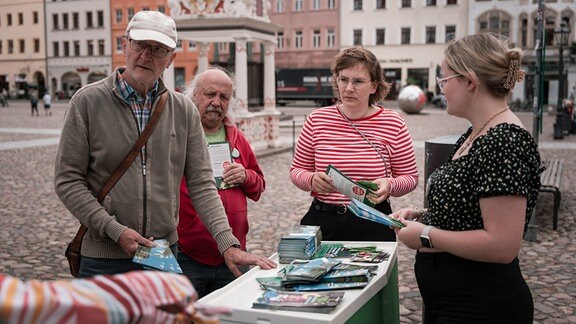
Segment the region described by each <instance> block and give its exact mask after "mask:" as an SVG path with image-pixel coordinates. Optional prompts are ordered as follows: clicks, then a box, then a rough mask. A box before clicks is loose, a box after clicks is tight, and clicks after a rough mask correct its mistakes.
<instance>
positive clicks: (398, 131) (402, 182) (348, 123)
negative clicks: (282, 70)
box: [290, 47, 418, 241]
mask: <svg viewBox="0 0 576 324" xmlns="http://www.w3.org/2000/svg"><path fill="white" fill-rule="evenodd" d="M330 69H331V72H332V80H333V81H332V82H333V87H334V89H335V94H336V96H337V98H338V99H339V102H338V103H337V104H336V105H334V106H329V107H324V108H320V109H316V110H314V111H313V112H312V113H311V114H310V115H309V116H308V118H307V119H306V122H305V123H304V126H303V128H302V131H301V133H300V136H299V137H298V142H297V144H296V151H295V154H294V159H293V161H292V166H291V167H290V179H291V180H292V182H293V183H294V184H295V185H296V186H297V187H298V188H300V189H302V190H304V191H311V195H312V196H313V197H314V200H313V202H312V205H311V206H310V209H309V210H308V212H307V213H306V215H304V217H303V218H302V220H301V221H300V223H301V224H303V225H318V226H320V227H321V230H322V236H323V239H324V240H329V241H395V240H396V235H395V233H394V231H393V230H392V229H390V228H389V227H388V226H385V225H381V224H378V223H375V222H372V221H369V220H365V219H363V218H359V217H356V216H355V215H354V214H352V212H350V211H349V210H348V208H347V205H348V204H349V203H350V199H349V198H348V197H347V196H345V195H344V194H342V193H340V192H338V191H337V190H336V188H335V187H334V186H333V184H332V178H330V177H329V176H328V175H327V174H326V169H327V167H328V165H329V164H332V165H333V166H335V167H336V168H337V169H339V170H340V171H342V172H343V173H344V174H345V175H346V176H348V177H349V178H350V179H352V180H354V181H359V180H365V181H370V182H373V183H375V184H376V185H377V186H378V188H377V189H376V190H372V191H371V192H370V193H369V195H368V198H369V199H370V200H371V201H372V202H374V203H375V204H376V209H378V210H380V211H381V212H383V213H385V214H389V213H391V212H392V208H391V206H390V202H389V198H390V197H400V196H403V195H405V194H407V193H409V192H411V191H412V190H414V189H415V188H416V186H417V184H418V169H417V167H416V158H415V153H414V145H413V144H412V137H411V136H410V133H409V132H408V127H407V126H406V122H405V121H404V118H402V116H401V115H400V114H398V113H397V112H395V111H392V110H390V109H387V108H384V107H382V106H380V105H379V104H378V103H379V102H380V101H381V100H383V99H384V98H385V97H386V95H387V93H388V90H389V88H390V85H389V84H388V83H386V82H384V79H383V76H382V69H381V67H380V63H379V62H378V59H377V58H376V56H374V54H373V53H372V52H370V51H369V50H367V49H365V48H362V47H353V48H348V49H345V50H343V51H342V52H340V53H339V54H338V55H337V56H336V57H335V58H334V60H333V62H332V66H331V68H330Z"/></svg>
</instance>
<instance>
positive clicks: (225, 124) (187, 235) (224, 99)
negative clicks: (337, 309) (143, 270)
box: [178, 68, 265, 298]
mask: <svg viewBox="0 0 576 324" xmlns="http://www.w3.org/2000/svg"><path fill="white" fill-rule="evenodd" d="M233 84H234V83H233V81H232V77H231V76H230V75H229V74H228V73H227V72H226V71H225V70H222V69H219V68H211V69H209V70H207V71H205V72H202V73H200V74H199V75H197V76H196V78H195V79H194V80H193V81H192V82H191V84H190V85H189V86H188V88H187V89H186V91H185V95H186V96H187V97H188V98H190V99H192V101H193V102H194V104H195V105H196V108H198V111H199V112H200V117H201V120H202V128H203V129H204V134H205V135H206V143H207V144H208V145H209V147H210V144H214V143H216V144H217V145H219V144H224V145H228V146H229V150H230V153H229V155H228V156H229V157H230V161H225V162H223V165H217V166H216V165H215V166H213V168H221V169H222V172H223V173H222V177H221V178H219V179H218V181H217V184H218V183H220V185H219V186H218V194H219V195H220V199H221V200H222V203H223V205H224V209H225V210H226V215H228V223H230V227H232V233H234V236H235V237H236V238H238V240H239V241H240V248H241V249H242V250H246V235H247V234H248V227H249V224H248V202H247V199H246V198H249V199H252V200H253V201H258V200H259V199H260V196H261V195H262V192H263V191H264V188H265V181H264V174H263V173H262V170H261V169H260V165H259V164H258V161H257V160H256V155H255V154H254V151H252V148H251V147H250V143H249V142H248V140H247V139H246V137H245V136H244V135H243V134H242V133H241V132H240V130H238V128H236V126H234V123H233V122H232V120H231V117H230V115H229V114H228V110H229V108H230V104H231V103H232V102H233V94H234V86H233ZM212 163H213V165H214V164H215V163H216V161H212ZM220 163H222V162H220ZM179 214H180V218H179V222H178V247H179V252H178V263H179V264H180V267H181V268H182V271H183V272H184V274H185V275H186V276H188V278H189V279H190V281H192V283H193V284H194V287H195V288H196V291H197V292H198V296H199V297H200V298H202V297H203V296H205V295H207V294H209V293H211V292H212V291H214V290H217V289H220V288H222V287H224V286H226V285H227V284H228V283H230V282H232V281H233V280H234V279H235V278H236V276H238V275H240V273H232V272H231V271H230V269H228V267H227V266H226V263H225V262H224V258H223V257H222V255H221V254H220V252H219V251H218V244H217V242H216V241H215V240H214V238H213V237H212V235H210V232H208V230H207V229H206V227H205V226H204V224H202V221H201V220H200V218H199V217H198V214H197V212H196V208H195V205H194V204H193V203H192V202H191V201H190V198H189V194H188V188H187V186H186V178H184V179H182V184H181V186H180V212H179ZM244 270H246V269H244Z"/></svg>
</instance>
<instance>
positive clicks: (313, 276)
mask: <svg viewBox="0 0 576 324" xmlns="http://www.w3.org/2000/svg"><path fill="white" fill-rule="evenodd" d="M377 270H378V266H377V265H357V264H348V263H341V261H340V260H337V259H328V258H320V259H314V260H311V261H305V262H299V261H294V262H292V263H291V264H290V265H288V266H286V267H285V268H283V269H282V270H280V271H279V274H278V276H277V277H260V278H256V280H257V281H258V283H259V284H260V286H261V287H262V288H264V289H272V290H278V291H300V292H305V291H319V290H337V289H352V288H363V287H365V286H366V285H367V284H368V282H369V281H370V279H371V278H372V277H373V276H374V274H375V273H376V271H377Z"/></svg>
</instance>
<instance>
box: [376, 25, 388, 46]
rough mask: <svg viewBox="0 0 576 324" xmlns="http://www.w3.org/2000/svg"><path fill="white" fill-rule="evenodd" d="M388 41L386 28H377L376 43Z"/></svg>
mask: <svg viewBox="0 0 576 324" xmlns="http://www.w3.org/2000/svg"><path fill="white" fill-rule="evenodd" d="M385 43H386V29H384V28H377V29H376V45H384V44H385Z"/></svg>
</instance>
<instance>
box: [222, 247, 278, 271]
mask: <svg viewBox="0 0 576 324" xmlns="http://www.w3.org/2000/svg"><path fill="white" fill-rule="evenodd" d="M222 256H223V257H224V261H225V262H226V265H227V266H228V268H229V269H230V271H232V273H233V274H234V275H235V276H236V277H240V276H241V275H242V271H240V269H238V266H239V265H257V266H259V267H260V268H261V269H264V270H270V269H274V268H276V266H277V265H276V263H275V262H274V261H272V260H270V259H268V258H265V257H261V256H256V255H254V254H250V253H248V252H246V251H242V250H240V249H239V248H236V247H230V248H228V249H227V250H226V251H224V253H223V254H222Z"/></svg>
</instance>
